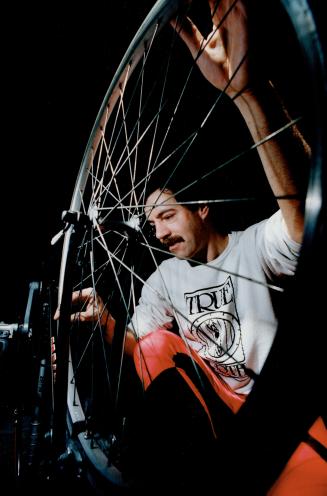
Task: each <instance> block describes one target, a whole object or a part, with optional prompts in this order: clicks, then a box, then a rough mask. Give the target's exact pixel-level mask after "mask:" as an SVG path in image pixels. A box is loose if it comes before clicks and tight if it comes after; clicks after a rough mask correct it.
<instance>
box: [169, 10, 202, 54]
mask: <svg viewBox="0 0 327 496" xmlns="http://www.w3.org/2000/svg"><path fill="white" fill-rule="evenodd" d="M170 24H171V25H172V26H173V28H174V29H175V30H176V32H177V34H179V36H180V37H181V38H182V40H183V41H184V43H185V44H186V46H187V47H188V49H189V50H190V52H191V54H192V57H193V58H196V57H197V55H198V53H199V51H200V48H201V47H202V45H203V39H204V38H203V36H202V34H201V32H200V30H199V29H198V28H197V26H196V25H195V24H194V23H193V22H192V21H191V19H190V18H189V17H183V19H172V20H171V21H170Z"/></svg>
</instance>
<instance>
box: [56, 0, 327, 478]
mask: <svg viewBox="0 0 327 496" xmlns="http://www.w3.org/2000/svg"><path fill="white" fill-rule="evenodd" d="M179 3H180V2H159V3H158V4H156V7H155V10H154V11H153V12H152V13H150V15H149V17H148V18H147V21H145V23H144V25H143V27H142V28H141V29H140V31H139V32H138V34H137V35H136V37H135V38H134V40H133V42H132V44H131V46H130V49H129V50H128V51H127V53H126V56H125V57H124V59H123V61H122V63H121V65H120V67H119V69H118V71H117V73H116V76H115V77H114V79H113V82H112V84H111V85H110V87H109V89H108V92H107V94H106V96H105V99H104V101H103V104H102V107H101V109H100V111H99V114H98V117H97V119H96V122H95V125H94V127H93V130H92V133H91V136H90V140H89V142H88V144H87V147H86V151H85V154H84V158H83V161H82V165H81V169H80V172H79V174H78V178H77V181H76V185H75V190H74V193H73V198H72V202H71V207H70V209H71V210H72V211H77V212H79V211H81V212H82V213H83V214H85V215H87V216H88V218H89V219H90V226H89V228H88V230H87V231H86V233H85V241H83V243H81V244H80V245H79V250H78V256H79V255H80V254H81V253H82V251H84V252H85V253H86V254H87V257H88V260H87V261H86V262H85V263H83V262H81V259H79V262H78V264H77V265H79V266H80V267H82V271H83V274H82V276H81V278H80V279H79V280H78V279H77V278H76V279H75V282H74V289H75V290H76V289H78V288H79V287H85V286H89V285H94V287H95V289H96V290H97V291H99V292H100V293H101V294H102V295H103V294H104V293H106V291H105V287H106V286H108V280H110V281H111V282H112V286H114V283H116V284H117V282H118V288H117V289H118V295H119V297H118V299H119V300H120V301H118V302H117V301H116V300H115V301H116V304H117V306H118V307H119V308H120V309H121V311H122V312H125V314H126V315H125V317H123V320H124V324H125V323H127V321H128V320H129V318H130V315H131V313H132V310H131V308H132V307H133V304H135V302H136V299H137V296H136V295H137V294H138V293H139V290H140V284H143V283H144V282H145V279H146V277H147V274H148V273H150V272H151V271H152V270H154V268H155V267H156V265H157V264H158V263H159V262H155V261H154V259H155V258H157V257H158V258H159V261H160V260H161V259H162V258H163V256H164V255H163V254H162V253H161V252H160V251H159V250H158V247H157V246H156V245H154V244H153V243H151V244H152V249H149V244H148V242H147V239H148V238H149V235H148V233H143V230H142V229H141V227H142V225H143V207H142V206H143V205H144V201H145V197H144V188H143V186H144V185H145V184H146V183H147V179H148V178H149V177H150V176H151V167H152V168H153V167H154V168H158V169H159V168H161V167H163V166H164V165H165V164H166V163H169V161H170V160H171V159H172V158H173V159H174V160H175V161H177V163H178V164H179V166H180V167H181V168H182V167H183V166H185V165H184V164H185V162H184V159H185V157H187V156H188V154H189V153H190V152H189V150H191V149H192V148H191V145H192V146H193V144H194V142H195V141H197V140H198V136H199V134H200V133H199V129H200V128H201V125H202V124H203V123H204V121H205V120H207V119H208V120H210V119H211V116H212V113H214V112H215V110H212V109H213V106H212V105H213V104H209V107H208V109H207V111H206V112H204V114H202V116H201V117H200V126H199V125H198V124H197V125H196V124H195V125H193V127H192V123H190V128H191V129H192V130H191V131H188V132H187V133H185V134H184V135H183V133H182V135H183V137H182V138H179V140H176V141H177V142H178V144H177V145H176V143H174V140H172V141H173V144H172V143H171V142H170V136H171V135H172V134H173V132H175V131H173V129H175V128H173V126H175V122H176V120H175V114H176V110H177V109H178V111H180V110H181V107H182V105H183V103H184V98H185V100H186V93H187V91H188V90H189V88H190V87H191V86H192V84H194V86H195V87H196V84H197V83H194V82H193V83H190V82H189V81H190V80H191V79H192V78H193V76H194V77H195V79H196V74H195V71H194V69H192V64H191V61H190V59H189V55H188V54H186V53H185V60H187V61H188V65H187V66H186V65H185V67H187V69H186V70H185V71H184V72H185V74H184V83H182V84H181V85H180V87H181V95H179V96H177V97H176V95H175V93H174V91H172V93H173V103H172V105H171V107H170V113H168V112H167V115H166V117H163V119H166V122H165V124H164V125H163V127H165V130H162V129H161V127H160V126H161V124H159V123H158V116H160V118H162V115H163V114H164V113H165V111H166V110H165V109H166V108H169V103H168V102H167V101H168V97H167V94H168V92H169V90H168V82H167V80H166V75H167V73H168V72H170V71H172V67H174V68H176V66H179V65H182V63H181V62H180V59H179V58H178V59H177V62H175V64H176V65H175V66H174V62H173V61H172V60H171V59H170V57H171V56H170V55H168V56H167V58H166V59H165V58H164V56H162V59H161V60H162V61H164V60H165V61H166V62H164V63H161V64H160V65H161V66H164V70H162V72H161V74H163V75H164V76H163V77H162V79H161V81H163V83H162V84H161V87H160V91H157V88H156V87H154V85H153V84H152V81H151V82H149V81H148V80H146V79H147V73H146V70H147V69H144V70H141V71H140V73H137V71H138V68H139V67H144V66H143V63H144V61H146V63H147V64H148V65H149V66H150V67H151V64H150V62H149V59H150V57H151V54H150V51H148V50H147V48H144V41H145V45H146V47H151V49H154V47H155V45H156V38H155V37H154V35H158V34H159V35H162V36H163V38H164V40H165V42H166V43H167V40H168V39H169V40H170V44H171V45H172V44H174V43H177V44H178V40H175V38H176V36H174V32H173V30H172V29H171V28H170V27H169V30H168V31H169V33H167V31H166V26H165V25H166V24H167V22H168V19H169V18H170V16H171V15H172V14H173V13H175V12H176V9H177V6H178V4H179ZM282 3H283V6H284V8H285V9H286V11H287V13H288V15H289V17H290V18H291V19H293V23H294V25H295V30H296V31H297V33H298V32H300V42H301V46H302V48H304V53H305V57H306V59H310V58H311V56H312V54H315V60H312V67H310V68H309V72H310V73H311V74H314V75H317V71H318V72H319V74H318V77H317V81H320V82H322V81H323V74H322V73H321V70H322V69H321V67H322V61H321V60H317V58H318V59H319V54H320V53H321V47H320V45H319V42H318V40H317V39H316V38H315V34H316V32H315V30H314V32H313V33H312V19H310V17H307V16H305V17H303V15H302V16H300V17H299V11H301V12H303V10H306V11H308V6H307V3H306V2H304V1H300V0H299V1H298V2H287V1H283V2H282ZM296 15H297V16H298V17H297V16H296ZM159 19H160V20H161V19H163V22H162V23H161V22H159V25H160V29H158V27H156V26H157V21H158V20H159ZM161 26H163V27H162V29H161ZM161 43H162V42H161V41H160V42H158V45H159V46H161ZM135 53H136V58H134V59H133V62H132V64H130V60H131V57H132V55H135ZM182 53H183V49H181V48H180V47H179V48H178V57H181V54H182ZM183 56H184V55H183ZM183 60H184V59H183ZM154 65H156V64H154ZM161 69H162V67H161ZM181 72H183V71H181ZM150 73H151V69H150ZM127 80H128V84H126V82H127ZM185 81H187V84H186V85H185ZM150 83H151V84H150ZM129 85H131V86H132V89H131V90H129ZM147 85H148V90H147V91H146V90H145V88H146V87H147ZM135 88H140V92H139V93H140V94H139V99H138V100H137V99H136V98H135V97H134V95H135V93H134V91H135ZM174 89H175V88H173V90H174ZM170 90H171V88H170ZM322 91H324V90H321V89H319V95H322ZM128 93H129V95H130V96H131V99H132V103H131V104H128V103H125V97H126V96H127V94H128ZM146 93H149V94H150V96H149V97H147V96H145V94H146ZM209 93H211V91H210V89H208V94H209ZM155 94H156V96H157V103H156V104H153V102H152V100H151V99H152V96H153V95H155ZM193 96H194V95H193ZM322 97H323V98H325V95H324V94H323V95H322ZM166 100H167V101H166ZM208 100H210V98H208ZM211 100H213V102H214V106H215V107H214V108H215V109H216V108H217V97H215V96H214V97H213V99H211ZM218 103H220V104H221V105H222V106H224V105H226V102H225V101H224V98H221V99H220V98H219V99H218ZM108 106H109V109H110V110H109V112H108ZM227 106H228V105H227ZM315 106H316V107H317V109H318V108H319V104H318V105H317V102H316V104H315ZM151 107H153V108H155V109H156V110H155V111H152V114H151V113H150V112H149V109H150V108H151ZM140 116H141V117H142V119H144V120H145V124H144V125H143V124H141V119H139V117H140ZM322 118H323V116H322V115H318V116H317V115H315V116H314V120H315V122H316V123H315V124H314V126H315V128H317V129H318V126H317V122H321V121H322ZM119 119H121V121H122V122H121V123H120V124H119V123H118V121H119ZM128 119H130V122H131V123H130V124H128V123H127V122H128ZM176 119H177V118H176ZM184 119H185V117H184ZM182 124H184V126H183V125H182V126H181V127H184V128H185V127H187V126H185V121H184V122H182ZM142 126H144V127H142ZM128 127H129V129H130V136H131V137H130V136H129V137H127V138H126V136H127V135H128V133H127V128H128ZM167 129H168V132H167ZM315 130H316V129H315ZM180 132H181V131H180ZM240 132H241V133H242V131H241V130H240ZM176 133H177V134H178V132H177V131H176ZM123 138H124V139H123ZM154 138H155V139H154ZM322 139H323V137H322V136H321V135H318V137H315V140H316V143H317V145H316V150H315V158H314V166H313V168H312V173H311V179H310V182H309V184H310V185H309V189H308V195H307V206H306V218H307V220H306V234H305V242H304V249H303V252H302V255H301V256H302V259H305V258H306V257H307V256H308V255H307V254H308V253H309V254H310V253H311V256H312V250H311V246H312V242H313V241H314V240H315V238H316V236H317V231H319V228H320V227H321V220H320V215H321V211H322V209H323V203H321V202H322V201H323V192H322V191H321V184H322V179H321V177H322V172H321V167H322V161H323V158H322V157H323V154H322V148H323V145H322ZM173 145H174V146H173ZM165 147H167V150H168V151H165V152H164V151H163V150H164V148H165ZM119 148H120V151H119ZM109 150H111V151H110V152H109ZM159 152H160V153H159ZM240 153H241V155H242V156H243V152H240ZM249 153H251V152H249V147H248V148H247V149H246V152H245V155H246V156H247V155H248V154H249ZM142 154H143V155H144V154H145V155H146V156H147V157H148V160H147V163H148V164H147V166H146V169H145V171H144V169H141V170H140V165H139V162H140V159H139V157H140V156H142ZM236 155H239V154H236ZM233 157H234V155H233V156H232V158H231V159H230V158H229V157H228V158H226V157H225V159H223V160H221V162H220V163H219V164H218V165H216V166H215V167H214V168H213V169H212V170H215V171H216V172H209V171H205V172H204V173H202V176H204V175H206V174H207V173H209V176H210V178H215V177H216V176H215V174H216V173H218V171H219V170H220V169H224V168H225V167H226V166H227V165H230V164H233V165H232V166H234V163H235V162H236V160H235V159H234V158H233ZM241 158H242V157H241ZM134 166H135V167H134ZM236 167H237V165H236ZM102 169H105V170H106V172H108V173H110V174H109V178H107V179H105V177H104V175H102V172H101V174H99V172H100V171H101V170H102ZM125 170H126V171H125ZM174 170H175V168H174V167H173V171H174ZM184 171H185V169H184ZM169 174H171V169H170V172H169ZM253 174H254V178H256V177H258V178H259V179H260V177H261V176H260V173H258V172H257V171H256V170H255V169H254V171H253ZM256 174H259V175H258V176H256ZM126 178H129V181H130V183H132V188H130V185H128V187H126ZM260 180H261V179H260ZM191 182H192V179H191V180H190V181H189V182H188V183H187V184H190V183H191ZM117 183H120V184H121V187H120V188H119V187H118V184H117ZM243 195H245V193H243ZM243 195H242V196H241V198H240V196H239V195H237V196H236V198H235V196H234V197H233V198H230V197H227V198H225V199H227V200H228V202H227V203H229V202H230V203H232V204H242V205H243V204H244V203H243V200H244V199H246V201H249V203H250V204H251V205H253V198H252V195H251V194H249V193H247V194H246V196H243ZM261 196H262V195H261ZM317 197H318V199H319V201H318V203H317V202H315V201H313V200H312V199H313V198H317ZM201 200H207V198H201ZM218 200H219V201H220V200H221V198H219V199H218ZM231 200H232V201H231ZM236 200H237V201H236ZM271 200H272V196H270V197H269V200H268V202H267V204H266V206H265V207H264V212H265V213H266V212H269V211H270V209H271V208H272V207H271ZM251 202H252V203H251ZM312 205H315V207H314V208H313V207H312ZM255 210H256V207H250V210H249V213H248V214H247V215H248V217H246V216H245V221H244V222H245V223H247V222H249V218H250V219H251V220H252V218H253V216H255V214H256V212H255ZM261 215H263V213H261ZM259 217H260V215H259ZM140 219H141V220H140ZM70 235H71V233H70V232H68V233H67V234H66V239H65V246H64V250H63V255H62V266H61V276H60V283H59V288H60V289H59V294H60V293H61V292H62V287H63V284H64V275H65V272H66V261H67V253H68V246H69V243H70ZM109 238H110V239H109ZM124 239H125V241H128V245H129V249H128V248H126V246H124V245H123V244H122V241H123V240H124ZM108 240H109V241H108ZM147 244H148V248H147V249H148V252H149V253H148V254H147V255H145V256H144V254H143V252H142V250H141V252H140V251H139V247H140V246H141V247H143V248H144V247H145V245H147ZM315 246H316V244H315ZM131 247H132V248H131ZM131 251H132V252H133V251H135V252H136V253H137V254H138V255H139V259H138V260H135V258H134V259H133V260H132V263H131V268H129V269H128V268H127V265H130V262H128V263H127V262H126V261H124V257H127V258H131V253H130V252H131ZM141 253H142V256H141ZM122 254H124V256H123V255H122ZM104 255H106V256H107V258H106V256H104ZM142 257H143V263H142V264H141V263H140V265H141V268H138V267H137V265H138V263H136V262H142V260H141V258H142ZM304 263H305V266H307V262H304ZM90 267H93V268H94V269H95V270H94V272H93V274H92V275H91V274H90V272H89V269H90ZM300 268H301V261H300ZM100 275H101V277H100ZM102 279H105V280H102ZM257 283H259V284H261V283H262V281H257ZM126 286H128V287H129V288H133V291H132V292H131V291H130V289H128V291H127V292H124V289H125V287H126ZM105 298H106V301H108V305H111V301H112V298H115V296H114V295H113V294H111V293H110V294H108V292H107V293H106V297H105ZM59 300H60V298H59ZM126 308H128V310H127V311H126ZM76 327H78V326H76ZM123 327H125V325H123ZM81 332H83V330H81V329H78V328H77V329H75V331H74V336H76V338H75V337H74V336H73V337H72V343H73V346H72V348H73V353H72V354H74V353H76V354H77V355H78V356H76V357H71V360H70V365H69V374H70V379H69V386H68V410H69V416H70V420H71V424H72V426H73V427H72V431H73V430H74V428H75V430H77V431H78V432H79V434H78V436H79V438H80V439H81V440H82V439H83V443H84V449H85V451H91V452H92V454H93V455H94V453H95V449H94V448H93V447H94V443H95V444H96V442H95V439H96V438H97V436H98V437H99V438H101V439H102V435H103V436H104V437H105V435H106V434H107V430H106V428H104V431H105V432H104V434H102V432H101V429H102V428H103V425H102V427H101V428H100V434H99V432H97V429H95V430H93V422H96V421H92V420H91V421H90V420H88V421H86V417H92V414H90V415H89V414H88V413H87V414H86V413H85V411H86V410H87V409H88V408H89V409H90V410H92V408H93V407H88V406H86V405H89V403H91V402H92V401H93V400H92V401H91V396H92V395H93V393H96V394H99V391H95V388H94V383H93V382H92V381H93V380H94V378H93V379H92V380H88V381H87V382H89V386H87V387H85V382H86V381H85V378H83V379H82V381H81V382H80V385H77V384H78V376H83V375H84V371H83V370H82V369H83V366H82V365H81V358H85V356H86V353H89V352H91V349H92V348H96V347H98V348H99V349H98V350H94V349H93V350H92V354H93V353H94V354H95V355H96V356H99V355H98V354H99V353H100V354H102V355H103V357H104V358H105V359H106V360H105V361H104V366H103V367H104V368H103V369H102V371H101V372H102V373H103V372H104V373H105V375H106V376H109V372H110V370H109V369H110V366H108V364H107V359H108V356H107V351H105V345H104V343H103V338H102V335H101V329H100V326H99V323H95V326H94V328H93V329H92V330H90V331H89V334H88V337H87V338H84V340H85V341H86V343H85V345H86V348H81V346H80V343H79V342H78V343H77V342H74V340H75V339H76V340H77V341H80V335H81ZM96 340H97V342H98V344H94V343H95V341H96ZM123 340H124V337H123V336H121V337H120V340H119V341H120V343H118V344H117V348H119V347H120V346H121V344H122V342H123ZM85 349H86V350H87V352H85ZM99 350H100V351H99ZM115 362H116V365H118V369H119V371H118V372H117V375H116V377H115V378H114V383H115V384H114V385H113V384H110V380H109V384H108V385H106V386H103V387H104V389H105V390H106V392H105V393H103V391H102V393H101V394H103V395H104V397H105V398H106V401H108V404H110V405H111V407H112V405H114V409H116V411H118V412H119V413H120V414H121V417H122V419H124V418H125V417H124V415H125V413H126V412H123V413H122V412H120V407H119V406H118V401H119V400H118V389H119V387H118V386H119V385H121V382H122V379H121V374H122V373H123V372H122V370H121V367H122V366H123V365H122V364H123V358H122V354H120V353H118V358H115ZM100 368H101V367H100ZM98 373H99V372H98ZM93 374H96V372H95V371H93ZM76 386H77V389H76ZM79 395H80V396H79ZM98 401H99V400H98ZM95 410H96V408H95ZM97 415H98V417H99V413H98V412H97ZM97 415H95V418H96V417H97ZM100 417H101V415H100ZM103 421H104V419H103V418H102V419H101V422H102V423H103ZM101 422H100V423H101ZM122 422H124V420H122ZM109 423H110V422H109ZM90 426H91V427H90ZM112 427H113V428H115V429H116V428H117V425H116V420H113V424H112ZM118 429H119V427H118ZM101 443H102V444H101ZM97 449H98V450H99V456H97V455H96V454H95V456H94V460H93V461H92V463H93V464H94V465H95V466H96V467H104V466H105V469H102V468H100V469H99V470H100V472H101V473H102V474H103V475H104V477H105V478H107V479H108V480H110V481H112V482H114V483H115V484H118V485H121V484H124V482H123V479H122V478H121V474H120V472H119V470H118V472H117V471H116V464H115V460H114V459H113V460H111V452H112V446H111V445H110V443H109V444H108V443H103V442H102V441H101V442H99V443H98V444H97ZM114 449H115V447H113V451H114ZM103 457H104V460H105V463H104V464H103V461H102V460H103ZM113 473H114V475H113Z"/></svg>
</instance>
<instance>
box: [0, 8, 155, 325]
mask: <svg viewBox="0 0 327 496" xmlns="http://www.w3.org/2000/svg"><path fill="white" fill-rule="evenodd" d="M153 3H154V2H152V1H144V0H143V1H141V2H131V1H121V0H120V1H119V2H113V1H111V0H109V1H108V0H107V1H106V0H93V1H92V2H85V3H80V2H67V1H63V0H59V1H58V0H57V1H55V2H54V1H47V2H42V3H41V2H39V3H38V2H37V3H35V2H28V3H24V4H23V3H22V4H11V5H10V6H9V7H8V9H9V10H7V13H6V15H5V16H3V23H4V24H5V25H6V30H5V33H6V34H4V35H3V36H4V39H3V44H2V46H3V47H4V50H3V52H4V57H3V58H2V71H1V72H2V77H3V82H4V83H5V84H4V91H3V93H2V106H3V109H5V112H3V113H2V116H3V123H2V124H3V126H2V128H3V132H2V137H3V145H2V151H3V153H2V165H1V192H0V201H1V204H0V212H1V219H0V225H1V242H0V245H1V258H0V278H1V279H0V285H1V299H0V302H1V303H0V320H2V321H4V322H16V321H17V319H18V320H19V319H21V318H22V315H23V314H24V311H25V303H26V298H27V294H28V284H29V282H30V281H33V280H40V279H42V277H43V271H44V265H45V264H47V263H48V260H49V256H50V253H51V249H50V240H51V238H52V236H53V235H55V234H56V233H57V232H58V231H59V230H60V229H61V227H62V225H61V213H62V211H63V210H65V209H67V208H69V203H70V197H71V194H72V191H73V186H74V182H75V178H76V175H77V171H78V169H79V165H80V162H81V159H82V155H83V152H84V148H85V146H86V143H87V140H88V137H89V133H90V131H91V128H92V126H93V123H94V121H95V118H96V115H97V112H98V110H99V107H100V104H101V102H102V99H103V97H104V95H105V92H106V89H107V87H108V85H109V83H110V78H111V77H112V75H113V74H114V72H115V70H116V68H117V66H118V64H119V62H120V59H121V58H122V56H123V54H124V52H125V50H126V48H127V46H128V44H129V42H130V41H131V39H132V37H133V36H134V34H135V32H136V30H137V28H138V27H139V25H140V23H141V21H142V20H143V18H144V16H145V14H146V13H147V12H148V10H149V8H150V7H151V5H152V4H153Z"/></svg>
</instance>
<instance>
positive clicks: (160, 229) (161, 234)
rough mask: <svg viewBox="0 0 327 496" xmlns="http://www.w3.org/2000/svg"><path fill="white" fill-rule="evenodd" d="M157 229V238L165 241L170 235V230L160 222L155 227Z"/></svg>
mask: <svg viewBox="0 0 327 496" xmlns="http://www.w3.org/2000/svg"><path fill="white" fill-rule="evenodd" d="M155 229H156V238H157V239H159V241H160V240H162V239H165V238H166V237H167V236H169V234H170V229H168V228H167V226H165V224H163V223H162V222H159V223H158V224H156V226H155Z"/></svg>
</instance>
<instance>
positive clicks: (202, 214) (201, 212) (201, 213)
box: [198, 205, 209, 220]
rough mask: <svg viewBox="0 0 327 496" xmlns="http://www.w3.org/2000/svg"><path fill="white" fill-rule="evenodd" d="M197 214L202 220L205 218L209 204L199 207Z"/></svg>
mask: <svg viewBox="0 0 327 496" xmlns="http://www.w3.org/2000/svg"><path fill="white" fill-rule="evenodd" d="M198 212H199V216H200V217H201V219H202V220H205V219H206V218H207V217H208V215H209V206H208V205H203V206H201V207H199V210H198Z"/></svg>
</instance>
